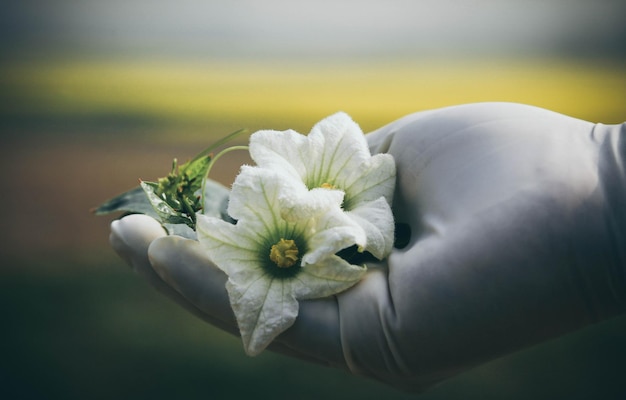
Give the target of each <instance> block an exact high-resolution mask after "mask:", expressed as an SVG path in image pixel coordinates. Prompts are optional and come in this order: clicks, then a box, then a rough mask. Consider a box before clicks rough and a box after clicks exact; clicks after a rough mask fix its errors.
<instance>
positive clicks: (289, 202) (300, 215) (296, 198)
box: [279, 187, 344, 222]
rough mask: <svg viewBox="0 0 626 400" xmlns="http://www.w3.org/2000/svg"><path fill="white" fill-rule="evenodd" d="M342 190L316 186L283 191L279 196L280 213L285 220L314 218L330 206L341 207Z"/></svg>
mask: <svg viewBox="0 0 626 400" xmlns="http://www.w3.org/2000/svg"><path fill="white" fill-rule="evenodd" d="M343 198H344V192H342V191H341V190H328V189H322V188H317V189H313V190H310V191H309V190H307V189H306V187H304V190H291V191H285V192H283V194H282V195H281V196H280V198H279V202H280V215H281V216H282V217H283V218H284V219H285V220H287V221H292V222H293V221H297V220H298V219H304V218H314V217H316V216H317V215H319V214H320V213H322V212H325V211H326V210H329V209H331V208H337V209H338V210H340V209H341V203H343Z"/></svg>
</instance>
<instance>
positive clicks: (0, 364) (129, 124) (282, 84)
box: [0, 0, 626, 400]
mask: <svg viewBox="0 0 626 400" xmlns="http://www.w3.org/2000/svg"><path fill="white" fill-rule="evenodd" d="M624 15H626V7H625V6H624V5H623V2H620V1H617V0H616V1H611V0H602V1H595V2H594V1H585V0H568V1H566V0H547V1H535V0H529V1H516V0H502V1H495V0H481V1H472V2H464V3H461V2H455V1H451V0H450V1H447V0H445V1H444V0H441V1H435V0H429V1H415V2H409V1H402V0H393V1H374V0H365V1H356V0H354V1H350V0H339V1H330V0H318V1H315V2H287V1H283V0H269V1H265V2H263V3H261V2H254V1H252V0H241V1H230V2H226V1H205V2H200V1H193V0H185V1H179V2H167V1H160V0H159V1H148V0H133V1H121V0H111V1H107V2H98V1H95V0H91V1H90V0H85V1H75V0H58V1H50V2H38V1H35V0H24V1H19V2H18V1H7V2H6V3H5V4H4V5H3V12H2V13H1V14H0V188H2V194H1V195H0V221H2V225H3V229H2V230H1V231H0V235H1V236H0V239H1V241H0V243H1V245H0V261H1V267H0V316H1V317H2V326H1V327H0V332H1V333H0V397H1V398H7V399H13V398H42V399H43V398H62V399H86V398H90V399H91V398H104V399H109V398H132V399H144V398H146V399H147V398H151V399H161V398H163V399H165V398H189V399H194V398H209V399H211V398H214V399H237V398H249V397H253V396H267V397H273V398H277V399H282V398H289V399H293V398H299V399H308V398H310V399H317V398H328V399H334V398H342V399H344V398H348V399H351V398H359V399H379V398H385V399H394V398H409V397H410V398H414V397H415V396H409V395H407V394H405V393H402V392H399V391H397V390H395V389H392V388H388V387H386V386H384V385H381V384H378V383H376V382H372V381H369V380H365V379H362V378H358V377H353V376H350V375H348V374H347V373H345V372H343V371H337V370H329V369H325V368H321V367H317V366H311V365H308V364H305V363H302V362H299V361H297V360H291V359H288V358H286V357H282V356H278V355H274V354H270V353H265V354H262V355H261V356H259V357H256V358H248V357H246V356H245V355H244V354H243V350H242V347H241V344H240V342H239V340H238V339H236V338H233V337H230V336H227V335H225V334H223V333H221V332H220V331H218V330H217V329H214V328H212V327H211V326H207V325H206V324H204V323H202V322H200V321H198V320H197V319H195V318H194V317H192V316H191V315H188V314H187V313H186V312H184V311H183V310H182V309H179V308H178V307H177V306H175V305H174V304H172V303H170V302H169V301H168V300H167V299H165V298H164V297H162V296H161V295H159V294H158V293H156V292H155V291H154V290H152V289H151V288H150V287H148V285H147V284H145V283H144V282H142V281H141V280H140V279H139V277H138V276H136V275H135V274H134V273H133V272H132V271H131V270H129V269H128V268H127V267H126V265H125V264H124V263H123V262H122V261H121V260H120V259H118V258H117V257H116V256H115V254H114V253H113V252H112V250H110V248H109V247H108V233H109V228H108V227H109V223H110V221H111V219H112V218H113V217H111V218H107V217H94V216H93V215H91V214H90V213H89V210H90V208H92V207H93V206H96V205H98V204H99V203H100V202H102V201H103V200H105V199H107V198H110V197H112V196H113V195H115V194H117V193H119V192H122V191H124V190H126V189H129V188H131V187H134V186H136V185H137V182H138V179H144V180H153V179H156V178H157V177H159V176H162V175H165V174H166V173H167V172H168V170H169V167H170V165H171V161H172V159H173V158H175V157H176V158H178V159H179V160H180V161H186V160H187V159H189V158H191V157H192V156H193V155H194V154H195V153H196V152H198V151H199V150H201V149H202V148H204V147H206V146H207V145H208V144H210V143H211V142H213V141H215V140H216V139H218V138H220V137H222V136H224V135H226V134H227V133H230V132H232V131H234V130H237V129H239V128H248V129H249V131H250V132H253V131H255V130H257V129H262V128H272V129H279V130H282V129H287V128H294V129H296V130H298V131H301V132H308V130H309V129H310V128H311V126H312V125H313V124H314V123H315V122H317V121H318V120H320V119H322V118H323V117H325V116H327V115H329V114H331V113H334V112H336V111H338V110H343V111H346V112H348V113H349V114H350V115H352V117H353V118H354V119H355V120H356V121H357V122H358V123H359V124H360V125H361V127H362V128H363V130H364V131H369V130H373V129H375V128H377V127H379V126H381V125H383V124H386V123H388V122H391V121H393V120H394V119H396V118H399V117H401V116H403V115H405V114H408V113H411V112H414V111H419V110H424V109H430V108H437V107H443V106H447V105H453V104H460V103H467V102H478V101H514V102H523V103H530V104H534V105H537V106H541V107H545V108H549V109H552V110H555V111H559V112H562V113H565V114H569V115H571V116H574V117H578V118H583V119H587V120H591V121H595V122H604V123H621V122H623V121H624V120H626V69H625V68H626V51H625V48H624V43H626V24H624V23H623V16H624ZM241 140H242V141H245V138H242V139H241ZM245 162H249V160H248V159H246V158H245V156H243V155H241V154H236V153H232V155H229V156H228V157H225V158H223V159H221V160H220V162H219V164H218V167H217V168H215V169H214V171H215V172H214V174H215V175H214V176H213V177H214V178H215V179H217V180H219V181H221V182H222V183H224V184H227V185H228V184H229V183H230V182H232V179H233V177H234V176H235V174H236V172H237V169H238V166H239V165H241V164H242V163H245ZM529 295H532V294H531V293H529ZM625 340H626V318H617V319H613V320H610V321H607V322H604V323H602V324H599V325H596V326H593V327H590V328H588V329H584V330H582V331H580V332H577V333H574V334H571V335H569V336H566V337H563V338H560V339H558V340H555V341H551V342H548V343H545V344H542V345H540V346H536V347H534V348H531V349H528V350H526V351H523V352H519V353H516V354H513V355H511V356H508V357H505V358H503V359H500V360H495V361H493V362H492V363H489V364H487V365H484V366H482V367H480V368H477V369H474V370H472V371H469V372H467V373H465V374H462V375H460V376H458V377H456V378H453V379H451V380H449V381H447V382H444V383H443V384H441V385H440V386H438V387H436V388H434V389H432V390H430V391H428V392H427V393H425V394H424V395H422V396H420V398H421V399H429V400H430V399H474V398H478V399H502V398H506V399H528V398H533V399H554V398H568V399H587V398H600V399H621V398H626V383H625V382H624V379H623V376H624V375H625V373H626V344H625Z"/></svg>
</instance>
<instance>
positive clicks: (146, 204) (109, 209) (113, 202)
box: [92, 186, 157, 217]
mask: <svg viewBox="0 0 626 400" xmlns="http://www.w3.org/2000/svg"><path fill="white" fill-rule="evenodd" d="M118 211H124V212H127V213H133V214H146V215H149V216H151V217H157V214H156V212H155V211H154V209H153V208H152V204H150V201H149V200H148V198H147V197H146V192H145V191H144V190H143V188H142V187H141V186H137V187H136V188H134V189H131V190H129V191H127V192H124V193H122V194H120V195H118V196H115V197H114V198H112V199H110V200H107V201H105V202H104V203H102V204H101V205H100V206H98V207H96V208H95V209H93V210H92V212H93V213H94V214H95V215H105V214H110V213H114V212H118Z"/></svg>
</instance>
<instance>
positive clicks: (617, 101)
mask: <svg viewBox="0 0 626 400" xmlns="http://www.w3.org/2000/svg"><path fill="white" fill-rule="evenodd" d="M0 85H2V87H4V88H5V94H4V95H0V96H3V97H5V105H6V107H5V111H4V112H5V113H6V114H7V115H8V116H9V117H22V118H28V116H29V115H35V116H39V117H42V116H43V117H44V118H45V117H55V118H69V119H71V118H84V117H90V116H98V115H108V116H119V117H122V118H123V117H133V116H135V117H137V116H139V117H141V118H146V119H155V120H157V121H162V122H163V123H167V124H174V125H177V126H206V125H207V124H208V125H212V126H218V125H221V126H237V127H248V128H251V129H256V128H261V127H263V128H274V129H286V128H295V129H299V130H302V131H308V129H309V128H310V126H311V125H312V124H313V123H315V122H316V121H318V120H319V119H321V118H323V117H324V116H326V115H329V114H331V113H333V112H336V111H338V110H343V111H346V112H348V113H349V114H351V115H352V117H353V118H354V119H355V120H356V121H357V122H359V123H360V124H361V126H362V127H363V129H364V130H365V131H367V130H371V129H374V128H376V127H378V126H381V125H383V124H385V123H387V122H390V121H392V120H394V119H396V118H398V117H401V116H403V115H405V114H408V113H411V112H414V111H419V110H423V109H430V108H437V107H442V106H447V105H453V104H460V103H469V102H479V101H513V102H521V103H529V104H533V105H537V106H540V107H545V108H548V109H552V110H554V111H558V112H562V113H565V114H569V115H571V116H574V117H578V118H583V119H588V120H592V121H596V122H605V123H616V122H622V121H624V120H626V69H625V68H624V67H623V66H621V65H618V64H597V63H596V64H591V63H588V64H587V63H583V62H580V61H576V62H575V61H571V60H558V59H554V60H546V59H525V60H433V61H419V60H408V61H406V60H405V61H401V60H396V61H389V62H380V61H378V62H368V61H360V62H357V61H351V62H343V63H323V62H319V63H314V62H313V63H304V62H287V61H284V62H280V61H275V62H270V61H267V62H254V63H247V62H243V61H238V62H235V61H232V62H226V61H221V62H218V61H215V62H171V61H119V60H118V61H56V62H47V63H45V64H12V65H9V66H6V67H4V68H2V74H1V76H0ZM7 96H8V98H7ZM7 100H8V101H7ZM222 133H225V132H222Z"/></svg>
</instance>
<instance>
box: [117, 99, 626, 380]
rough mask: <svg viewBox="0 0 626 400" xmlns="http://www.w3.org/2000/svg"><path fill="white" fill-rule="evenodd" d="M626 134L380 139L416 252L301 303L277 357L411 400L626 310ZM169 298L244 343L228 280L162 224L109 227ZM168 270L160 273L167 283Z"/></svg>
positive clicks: (466, 109) (484, 112)
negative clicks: (345, 372)
mask: <svg viewBox="0 0 626 400" xmlns="http://www.w3.org/2000/svg"><path fill="white" fill-rule="evenodd" d="M625 135H626V124H622V125H602V124H592V123H589V122H585V121H581V120H577V119H574V118H570V117H567V116H563V115H560V114H556V113H553V112H550V111H546V110H543V109H539V108H535V107H529V106H524V105H518V104H508V103H481V104H470V105H463V106H456V107H450V108H444V109H439V110H432V111H426V112H421V113H416V114H413V115H409V116H407V117H405V118H402V119H400V120H398V121H396V122H393V123H391V124H389V125H387V126H385V127H383V128H381V129H379V130H377V131H375V132H372V133H370V134H369V135H368V136H367V137H368V142H369V143H370V147H371V149H372V152H373V153H377V152H388V153H390V154H392V155H393V156H394V157H395V160H396V164H397V172H398V178H397V188H396V194H395V200H394V206H393V208H394V213H395V217H396V222H397V223H402V224H407V225H408V226H410V229H411V232H412V236H411V240H410V242H409V244H408V245H407V246H406V247H404V248H402V249H394V251H393V253H392V254H391V256H390V257H389V259H388V260H387V261H386V262H385V263H384V265H383V266H382V267H383V268H371V269H370V272H369V273H368V275H367V276H366V278H365V279H364V280H363V281H362V282H360V283H359V284H357V285H356V286H355V287H353V288H351V289H350V290H348V291H346V292H343V293H341V294H340V295H338V296H335V297H332V298H325V299H319V300H313V301H304V302H301V303H300V304H301V307H300V312H299V315H298V318H297V320H296V323H295V324H294V325H293V326H292V327H291V328H289V329H288V330H287V331H285V332H284V333H283V334H282V335H281V336H279V337H278V338H277V339H276V341H275V342H274V343H273V344H272V346H271V347H270V349H273V350H275V351H279V352H282V353H287V354H290V355H294V356H297V357H299V358H303V359H308V360H311V361H315V362H319V363H324V364H327V365H331V366H336V367H341V368H347V369H349V370H350V371H352V372H353V373H355V374H359V375H364V376H369V377H372V378H375V379H378V380H380V381H383V382H386V383H388V384H390V385H393V386H396V387H400V388H405V389H409V390H423V389H424V388H427V387H428V386H430V385H432V384H433V383H436V382H438V381H441V380H443V379H445V378H447V377H450V376H452V375H455V374H457V373H459V372H461V371H464V370H466V369H468V368H471V367H473V366H476V365H478V364H481V363H483V362H486V361H488V360H491V359H494V358H496V357H499V356H502V355H504V354H507V353H510V352H513V351H516V350H519V349H521V348H524V347H527V346H530V345H533V344H536V343H539V342H541V341H544V340H547V339H550V338H553V337H556V336H559V335H563V334H565V333H568V332H571V331H573V330H576V329H579V328H582V327H584V326H586V325H588V324H590V323H593V322H597V321H600V320H602V319H606V318H609V317H612V316H615V315H618V314H620V313H623V312H624V311H625V310H626V278H625V276H626V261H625V257H626V236H625V235H626V177H625V171H624V168H625V165H624V161H625V159H624V156H625V154H626V142H625V141H624V139H626V136H625ZM111 243H112V245H113V247H114V248H115V249H116V251H117V252H118V253H119V254H120V255H121V256H122V257H123V258H124V259H125V260H126V261H127V262H128V263H130V264H131V265H132V266H133V267H134V268H135V269H136V270H138V271H139V272H140V273H141V274H142V275H144V276H145V277H146V278H147V279H148V281H149V282H150V283H151V284H152V285H154V286H155V287H156V288H157V289H160V290H161V291H163V292H165V293H166V294H168V295H169V296H171V297H172V298H173V299H175V300H176V301H178V302H179V303H180V304H182V305H183V306H184V307H186V308H187V309H189V310H191V311H192V312H194V313H196V314H197V315H199V316H200V317H202V318H204V319H205V320H207V321H208V322H210V323H212V324H214V325H216V326H218V327H220V328H222V329H225V330H227V331H229V332H231V333H233V334H237V327H236V323H235V319H234V316H233V314H232V311H231V309H230V305H229V301H228V296H227V293H226V289H225V288H224V285H225V282H226V276H225V275H224V274H223V273H222V272H221V271H220V270H218V269H217V268H215V267H214V266H212V265H211V263H210V262H209V261H208V259H207V257H206V255H205V254H203V252H202V250H201V249H200V247H199V246H198V244H197V242H194V241H190V240H186V239H182V238H179V237H175V236H168V237H166V236H165V233H164V231H163V230H162V229H161V228H160V226H159V225H158V223H156V221H154V220H151V219H149V218H148V217H145V216H129V217H126V218H123V219H122V220H120V221H116V222H113V224H112V235H111ZM155 271H156V273H155Z"/></svg>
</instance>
